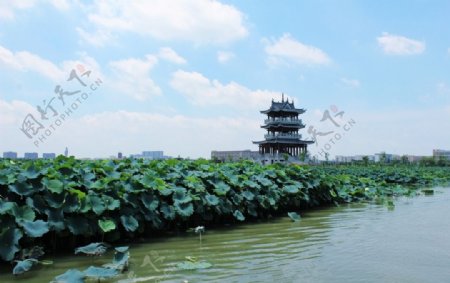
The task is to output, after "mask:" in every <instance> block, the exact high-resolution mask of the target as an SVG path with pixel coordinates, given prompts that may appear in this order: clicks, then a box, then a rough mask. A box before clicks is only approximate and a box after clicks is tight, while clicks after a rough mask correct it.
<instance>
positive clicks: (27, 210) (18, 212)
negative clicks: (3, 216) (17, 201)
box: [12, 205, 36, 223]
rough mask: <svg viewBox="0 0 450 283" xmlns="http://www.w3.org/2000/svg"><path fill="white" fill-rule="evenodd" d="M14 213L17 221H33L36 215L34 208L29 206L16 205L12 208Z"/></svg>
mask: <svg viewBox="0 0 450 283" xmlns="http://www.w3.org/2000/svg"><path fill="white" fill-rule="evenodd" d="M12 212H13V213H12V214H13V215H14V217H15V218H16V222H17V223H20V222H24V221H33V220H34V218H35V217H36V214H35V213H34V211H33V209H32V208H31V207H29V206H26V205H24V206H20V207H19V206H14V207H13V209H12Z"/></svg>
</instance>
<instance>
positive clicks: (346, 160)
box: [335, 155, 375, 163]
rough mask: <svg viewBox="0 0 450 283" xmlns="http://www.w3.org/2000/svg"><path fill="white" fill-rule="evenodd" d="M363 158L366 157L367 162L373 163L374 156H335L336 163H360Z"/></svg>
mask: <svg viewBox="0 0 450 283" xmlns="http://www.w3.org/2000/svg"><path fill="white" fill-rule="evenodd" d="M364 157H367V160H368V161H369V162H375V155H353V156H343V155H336V159H335V160H336V163H352V162H362V161H364Z"/></svg>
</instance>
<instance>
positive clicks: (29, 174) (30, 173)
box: [20, 165, 46, 179]
mask: <svg viewBox="0 0 450 283" xmlns="http://www.w3.org/2000/svg"><path fill="white" fill-rule="evenodd" d="M45 173H46V169H45V168H43V169H42V170H38V169H37V168H36V167H35V166H34V165H30V166H29V167H28V168H27V169H26V170H24V171H22V172H21V173H20V175H22V176H24V177H25V178H27V179H36V178H37V177H39V176H40V175H41V174H45Z"/></svg>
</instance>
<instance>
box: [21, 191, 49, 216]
mask: <svg viewBox="0 0 450 283" xmlns="http://www.w3.org/2000/svg"><path fill="white" fill-rule="evenodd" d="M25 202H26V204H27V205H28V206H29V207H31V208H33V209H34V210H35V211H37V212H39V213H45V210H46V209H47V207H48V206H47V203H46V202H45V200H44V197H43V196H41V195H38V194H35V195H33V196H31V197H27V199H26V201H25Z"/></svg>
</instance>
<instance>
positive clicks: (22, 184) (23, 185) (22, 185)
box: [8, 180, 38, 196]
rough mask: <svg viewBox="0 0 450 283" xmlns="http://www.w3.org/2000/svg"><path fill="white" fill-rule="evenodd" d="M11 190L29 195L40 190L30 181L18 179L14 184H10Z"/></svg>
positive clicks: (21, 194)
mask: <svg viewBox="0 0 450 283" xmlns="http://www.w3.org/2000/svg"><path fill="white" fill-rule="evenodd" d="M8 188H9V190H10V191H11V192H14V193H16V194H18V195H19V196H29V195H32V194H34V193H35V192H37V191H38V189H36V188H34V187H33V186H32V185H31V184H30V183H28V182H27V181H25V180H17V181H16V182H15V183H14V184H11V185H9V186H8Z"/></svg>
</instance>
